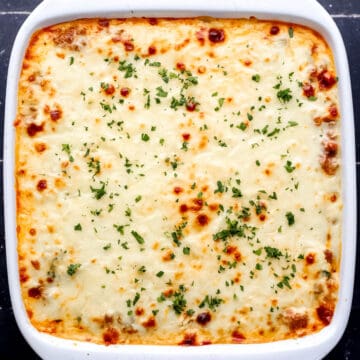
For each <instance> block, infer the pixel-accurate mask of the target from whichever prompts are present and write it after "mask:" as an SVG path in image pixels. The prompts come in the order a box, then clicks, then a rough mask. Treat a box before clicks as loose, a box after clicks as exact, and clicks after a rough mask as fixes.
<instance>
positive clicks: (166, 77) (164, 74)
mask: <svg viewBox="0 0 360 360" xmlns="http://www.w3.org/2000/svg"><path fill="white" fill-rule="evenodd" d="M158 74H159V75H160V76H161V78H162V80H163V82H164V83H166V84H167V83H168V82H169V75H168V72H167V70H166V69H161V70H159V72H158Z"/></svg>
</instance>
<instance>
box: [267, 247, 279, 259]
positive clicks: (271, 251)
mask: <svg viewBox="0 0 360 360" xmlns="http://www.w3.org/2000/svg"><path fill="white" fill-rule="evenodd" d="M264 250H265V252H266V257H268V258H272V259H280V257H281V256H283V254H282V252H281V251H280V250H279V249H277V248H274V247H271V246H265V247H264Z"/></svg>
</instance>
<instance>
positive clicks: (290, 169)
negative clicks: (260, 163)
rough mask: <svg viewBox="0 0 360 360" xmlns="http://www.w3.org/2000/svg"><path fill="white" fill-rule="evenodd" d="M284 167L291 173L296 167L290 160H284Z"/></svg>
mask: <svg viewBox="0 0 360 360" xmlns="http://www.w3.org/2000/svg"><path fill="white" fill-rule="evenodd" d="M284 168H285V170H286V171H287V172H288V173H292V172H293V171H294V170H295V169H296V167H295V166H293V164H292V162H291V161H290V160H288V161H286V164H285V166H284Z"/></svg>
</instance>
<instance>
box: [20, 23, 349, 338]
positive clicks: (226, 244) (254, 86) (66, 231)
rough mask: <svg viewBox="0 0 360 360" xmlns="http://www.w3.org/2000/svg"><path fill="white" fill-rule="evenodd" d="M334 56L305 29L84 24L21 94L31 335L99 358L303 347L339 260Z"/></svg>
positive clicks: (333, 289)
mask: <svg viewBox="0 0 360 360" xmlns="http://www.w3.org/2000/svg"><path fill="white" fill-rule="evenodd" d="M337 82H338V79H337V76H336V70H335V65H334V60H333V56H332V52H331V50H330V48H329V46H328V44H327V43H326V42H325V41H324V39H323V38H322V37H321V36H320V35H319V34H318V33H316V32H315V31H313V30H311V29H309V28H306V27H304V26H300V25H296V24H290V23H281V22H277V21H261V20H257V19H254V18H250V19H215V18H184V19H166V18H158V19H154V18H129V19H80V20H76V21H71V22H67V23H62V24H57V25H53V26H50V27H47V28H44V29H41V30H39V31H37V32H36V33H35V34H34V35H33V36H32V38H31V40H30V42H29V45H28V48H27V50H26V53H25V56H24V61H23V66H22V70H21V75H20V80H19V90H18V108H17V117H16V120H15V131H16V148H15V162H16V173H15V177H16V201H17V237H18V255H19V276H20V283H21V291H22V297H23V301H24V306H25V308H26V311H27V314H28V317H29V319H30V321H31V323H32V325H33V326H34V327H35V328H36V329H37V330H39V331H41V332H45V333H48V334H52V335H54V336H58V337H62V338H67V339H72V340H80V341H88V342H94V343H98V344H106V345H112V344H158V345H207V344H220V343H260V342H272V341H278V340H283V339H290V338H298V337H302V336H305V335H308V334H312V333H315V332H318V331H320V330H321V329H323V328H324V327H326V326H327V325H329V324H330V322H331V320H332V317H333V314H334V310H335V307H336V302H337V296H338V295H337V293H338V286H339V264H340V256H341V216H342V196H341V163H340V151H341V149H340V109H339V100H338V93H337Z"/></svg>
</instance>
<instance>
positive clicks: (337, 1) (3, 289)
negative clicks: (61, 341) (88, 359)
mask: <svg viewBox="0 0 360 360" xmlns="http://www.w3.org/2000/svg"><path fill="white" fill-rule="evenodd" d="M74 1H76V0H74ZM169 1H170V0H169ZM289 1H290V0H289ZM293 1H301V0H293ZM319 2H320V3H321V4H322V5H323V6H324V7H325V8H326V9H327V10H328V11H329V12H330V13H331V14H333V15H334V19H335V21H336V23H337V25H338V26H339V29H340V31H341V33H342V35H343V38H344V41H345V45H346V48H347V52H348V56H349V63H350V71H351V78H352V89H353V100H354V113H355V124H356V125H358V126H356V140H357V144H356V153H357V161H360V142H359V139H360V101H359V97H360V0H319ZM39 3H40V0H20V1H16V0H13V1H5V0H0V120H1V119H3V114H4V99H5V86H6V74H7V66H8V61H9V56H10V50H11V46H12V43H13V41H14V38H15V36H16V33H17V30H18V28H19V27H20V25H21V24H22V23H23V21H24V20H25V19H26V16H27V12H28V11H31V10H32V9H33V8H34V7H35V6H36V5H37V4H39ZM344 120H346V119H344ZM2 138H3V128H2V126H1V127H0V139H2ZM0 149H1V150H0V159H2V144H0ZM357 175H358V178H359V177H360V166H359V164H358V165H357ZM0 176H1V177H2V161H1V162H0ZM359 185H360V184H359V181H358V189H359V190H360V186H359ZM2 197H3V193H2V187H0V198H1V199H2ZM4 211H6V209H4ZM359 266H360V247H359V248H358V250H357V268H359ZM25 358H26V359H30V360H32V359H39V358H38V356H37V355H36V354H35V353H34V352H33V350H32V349H31V348H30V347H29V346H28V345H27V343H26V342H25V340H24V339H23V337H22V336H21V334H20V332H19V330H18V328H17V325H16V323H15V319H14V316H13V313H12V310H11V304H10V298H9V291H8V283H7V277H6V263H5V249H4V225H3V214H2V213H1V214H0V360H7V359H25ZM341 359H344V360H358V359H360V275H357V276H356V281H355V289H354V299H353V307H352V312H351V316H350V320H349V324H348V326H347V329H346V331H345V334H344V336H343V337H342V339H341V341H340V342H339V344H338V345H337V346H336V348H335V349H334V350H333V351H332V352H331V353H330V354H329V355H328V356H327V357H326V360H341ZM64 360H66V359H64Z"/></svg>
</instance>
